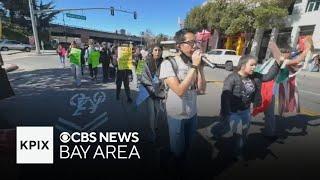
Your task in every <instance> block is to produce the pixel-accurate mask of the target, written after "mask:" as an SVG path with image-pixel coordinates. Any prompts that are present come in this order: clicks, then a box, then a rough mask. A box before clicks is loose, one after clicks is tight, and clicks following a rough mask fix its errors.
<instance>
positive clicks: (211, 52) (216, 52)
mask: <svg viewBox="0 0 320 180" xmlns="http://www.w3.org/2000/svg"><path fill="white" fill-rule="evenodd" d="M208 54H212V55H220V54H222V51H210V52H209V53H208Z"/></svg>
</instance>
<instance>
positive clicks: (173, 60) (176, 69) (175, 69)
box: [168, 57, 179, 79]
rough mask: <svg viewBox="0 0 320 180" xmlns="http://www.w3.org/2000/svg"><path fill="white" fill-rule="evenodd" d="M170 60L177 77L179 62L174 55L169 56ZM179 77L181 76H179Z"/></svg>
mask: <svg viewBox="0 0 320 180" xmlns="http://www.w3.org/2000/svg"><path fill="white" fill-rule="evenodd" d="M168 61H169V62H170V64H171V66H172V68H173V71H174V74H175V75H176V77H177V78H178V64H177V62H176V60H175V59H173V58H172V57H169V58H168ZM178 79H179V78H178Z"/></svg>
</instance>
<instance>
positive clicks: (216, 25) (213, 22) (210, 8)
mask: <svg viewBox="0 0 320 180" xmlns="http://www.w3.org/2000/svg"><path fill="white" fill-rule="evenodd" d="M226 7H227V3H226V2H225V1H223V0H217V1H214V2H209V3H207V4H206V5H205V6H204V11H205V12H206V13H205V14H206V16H205V19H206V21H207V24H208V28H209V29H210V30H212V29H216V30H218V31H219V32H222V28H221V26H220V21H221V18H222V16H223V14H224V13H225V10H224V9H225V8H226Z"/></svg>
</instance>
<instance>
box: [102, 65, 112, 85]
mask: <svg viewBox="0 0 320 180" xmlns="http://www.w3.org/2000/svg"><path fill="white" fill-rule="evenodd" d="M109 65H110V61H103V62H102V74H103V80H104V81H107V80H108V77H109Z"/></svg>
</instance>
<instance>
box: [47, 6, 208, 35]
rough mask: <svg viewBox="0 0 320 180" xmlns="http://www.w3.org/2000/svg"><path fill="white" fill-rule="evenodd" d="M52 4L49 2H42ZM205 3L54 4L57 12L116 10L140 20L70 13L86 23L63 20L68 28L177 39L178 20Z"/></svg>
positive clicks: (99, 13)
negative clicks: (121, 30)
mask: <svg viewBox="0 0 320 180" xmlns="http://www.w3.org/2000/svg"><path fill="white" fill-rule="evenodd" d="M42 1H43V2H49V1H50V0H42ZM204 1H205V0H158V1H154V0H53V2H54V4H55V9H65V8H97V7H98V8H101V7H102V8H103V7H111V6H113V7H114V8H115V9H122V10H126V11H132V12H133V11H136V12H137V16H138V18H137V19H136V20H134V18H133V14H127V13H123V12H117V11H115V15H114V16H111V15H110V11H107V10H90V11H70V12H65V13H72V14H79V15H84V16H86V18H87V19H86V20H79V19H72V18H68V17H66V16H65V17H64V22H65V24H66V25H72V26H77V27H86V28H90V29H97V30H103V31H108V32H115V31H116V30H119V29H125V30H126V31H127V32H129V33H131V34H132V35H137V36H138V35H140V33H141V32H142V31H145V30H146V29H150V30H151V32H152V33H153V34H155V35H157V34H160V33H162V34H165V35H169V36H174V33H175V32H176V31H177V30H179V28H180V27H179V25H178V17H180V18H181V19H184V18H185V16H186V14H187V13H188V12H189V11H190V10H191V9H192V8H193V7H195V6H198V5H201V4H202V3H203V2H204ZM53 23H59V24H63V15H62V14H59V15H57V17H56V19H55V20H54V21H53Z"/></svg>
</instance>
